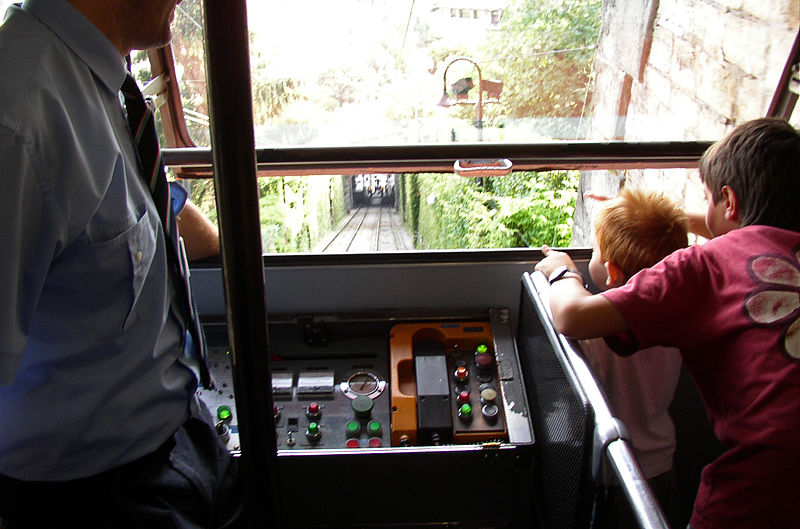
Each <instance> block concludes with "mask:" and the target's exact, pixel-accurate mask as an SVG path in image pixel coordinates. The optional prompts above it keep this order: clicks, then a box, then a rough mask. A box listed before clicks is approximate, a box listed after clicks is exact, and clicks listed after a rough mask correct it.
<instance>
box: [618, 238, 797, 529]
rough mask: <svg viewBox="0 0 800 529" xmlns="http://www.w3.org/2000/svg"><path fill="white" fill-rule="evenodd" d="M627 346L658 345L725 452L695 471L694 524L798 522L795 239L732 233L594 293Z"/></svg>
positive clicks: (703, 527)
mask: <svg viewBox="0 0 800 529" xmlns="http://www.w3.org/2000/svg"><path fill="white" fill-rule="evenodd" d="M602 295H603V296H605V297H606V298H607V299H608V300H609V301H611V302H612V303H613V304H614V306H615V307H616V308H617V309H618V310H619V311H620V313H621V314H622V315H623V317H624V318H625V320H626V321H627V322H628V326H629V327H630V330H631V333H632V335H633V337H634V338H635V340H636V341H637V342H638V343H637V344H636V347H638V348H644V347H650V346H653V345H670V346H675V347H678V348H679V349H680V350H681V354H682V356H683V360H684V363H685V364H686V366H687V368H688V369H689V371H690V373H691V374H692V377H693V378H694V380H695V383H696V384H697V387H698V390H699V392H700V394H701V396H702V398H703V401H704V402H705V406H706V410H707V412H708V417H709V420H710V421H711V424H712V426H713V428H714V432H715V433H716V435H717V438H718V439H719V440H720V442H722V444H723V445H724V446H725V447H726V448H727V450H726V451H725V453H724V454H722V455H721V456H720V457H719V458H718V459H717V460H716V461H714V462H713V463H711V464H710V465H708V466H707V467H706V468H705V469H704V470H703V475H702V478H701V483H700V489H699V491H698V493H697V499H696V501H695V507H694V512H693V514H692V520H691V523H692V526H693V527H694V529H709V528H720V529H721V528H726V529H727V528H730V527H748V528H753V529H758V528H773V527H774V528H778V527H791V526H793V525H794V524H797V523H798V520H800V233H798V232H794V231H787V230H782V229H778V228H772V227H767V226H748V227H745V228H741V229H737V230H734V231H732V232H730V233H728V234H726V235H723V236H721V237H717V238H715V239H712V240H710V241H708V242H707V243H705V244H703V245H699V246H692V247H690V248H686V249H684V250H680V251H677V252H675V253H674V254H672V255H670V256H668V257H667V258H665V259H664V260H663V261H661V262H660V263H658V264H657V265H655V266H654V267H652V268H650V269H647V270H643V271H641V272H640V273H638V274H636V275H635V276H634V277H633V278H631V280H630V281H629V282H628V283H627V284H626V285H625V286H623V287H620V288H617V289H612V290H608V291H606V292H603V293H602Z"/></svg>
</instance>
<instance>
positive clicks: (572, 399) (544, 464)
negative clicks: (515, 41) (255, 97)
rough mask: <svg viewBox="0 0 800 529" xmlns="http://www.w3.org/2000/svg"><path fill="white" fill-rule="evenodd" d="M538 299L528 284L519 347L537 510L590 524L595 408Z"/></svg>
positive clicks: (549, 521)
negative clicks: (555, 341) (575, 381)
mask: <svg viewBox="0 0 800 529" xmlns="http://www.w3.org/2000/svg"><path fill="white" fill-rule="evenodd" d="M533 303H534V301H533V300H532V299H531V297H530V294H529V293H528V292H527V291H526V289H525V288H523V293H522V300H521V302H520V325H519V350H520V360H521V363H522V367H523V370H524V371H525V379H526V380H527V381H529V382H528V395H529V399H530V409H531V416H532V422H533V428H534V435H535V438H536V451H535V454H536V460H535V466H536V469H537V470H536V473H535V475H536V478H535V479H536V489H537V492H536V496H537V499H538V505H537V507H538V511H539V513H538V514H539V516H540V518H541V522H542V526H543V527H547V528H548V529H575V528H581V527H588V526H589V525H590V518H591V509H592V494H591V490H590V488H591V480H590V478H589V472H590V467H589V462H590V458H591V436H592V428H593V425H594V414H593V412H592V409H591V407H590V406H589V403H588V401H587V400H586V399H585V397H584V396H583V395H581V394H579V393H578V392H576V391H575V389H574V388H573V387H572V385H571V384H570V381H569V379H568V378H567V375H566V373H565V372H564V367H563V365H562V362H561V361H560V360H559V357H558V354H560V350H559V351H558V353H557V352H556V351H557V349H554V347H553V345H552V343H551V342H550V340H549V338H548V336H547V333H546V332H545V328H544V326H543V324H542V322H541V321H540V319H539V316H538V314H537V311H536V308H535V307H534V305H533Z"/></svg>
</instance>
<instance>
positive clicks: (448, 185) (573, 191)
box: [409, 171, 579, 249]
mask: <svg viewBox="0 0 800 529" xmlns="http://www.w3.org/2000/svg"><path fill="white" fill-rule="evenodd" d="M578 175H579V173H578V172H577V171H552V172H545V173H532V172H524V173H515V174H513V175H510V176H508V177H502V178H494V179H492V180H491V183H492V185H491V189H492V191H488V190H487V189H488V186H482V185H480V184H479V183H478V182H475V181H474V180H472V179H466V178H461V177H457V176H453V175H431V174H427V175H419V176H418V177H416V175H414V176H415V177H416V178H413V179H409V180H410V181H411V182H413V181H414V180H416V181H417V184H416V185H417V186H418V192H417V193H416V196H417V197H418V202H417V205H416V206H410V208H413V207H417V208H418V210H419V213H418V220H417V222H416V226H415V222H414V220H413V219H414V217H415V215H414V213H413V209H412V213H411V215H410V216H411V219H412V220H411V224H412V229H413V230H414V232H415V233H418V241H417V246H418V247H419V248H427V249H433V248H436V249H448V248H510V247H527V246H541V245H543V244H548V245H551V246H569V244H570V243H571V242H572V215H573V212H574V209H575V200H576V196H577V186H578ZM409 187H411V186H409ZM409 198H411V197H409ZM412 204H413V203H412Z"/></svg>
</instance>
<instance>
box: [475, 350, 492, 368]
mask: <svg viewBox="0 0 800 529" xmlns="http://www.w3.org/2000/svg"><path fill="white" fill-rule="evenodd" d="M475 363H476V364H478V367H482V368H486V367H489V366H490V365H492V355H490V354H489V353H481V354H479V355H475Z"/></svg>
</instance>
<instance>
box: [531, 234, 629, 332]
mask: <svg viewBox="0 0 800 529" xmlns="http://www.w3.org/2000/svg"><path fill="white" fill-rule="evenodd" d="M542 252H543V253H544V254H545V258H544V259H542V260H541V261H539V262H538V263H537V264H536V270H538V271H540V272H543V273H544V274H545V276H547V277H550V274H552V273H553V271H554V270H555V269H556V268H558V267H559V266H567V267H568V268H575V263H574V262H573V261H572V259H570V257H569V256H568V255H567V254H565V253H564V252H557V251H555V250H551V249H550V248H548V247H547V246H543V247H542ZM550 310H551V312H552V313H553V322H554V323H555V325H556V329H557V330H558V332H560V333H561V334H563V335H565V336H569V337H571V338H579V339H583V338H599V337H602V336H614V335H617V334H620V333H623V332H625V331H628V323H627V322H626V321H625V318H623V317H622V314H620V312H619V310H617V308H616V307H615V306H614V305H613V304H612V303H611V302H610V301H608V300H607V299H606V298H605V297H603V296H600V295H592V294H591V293H590V292H588V291H587V290H586V289H585V288H583V281H581V279H579V278H578V277H576V276H574V275H572V274H568V275H565V276H564V278H563V279H561V280H559V281H556V282H555V283H553V284H552V285H551V287H550Z"/></svg>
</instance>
